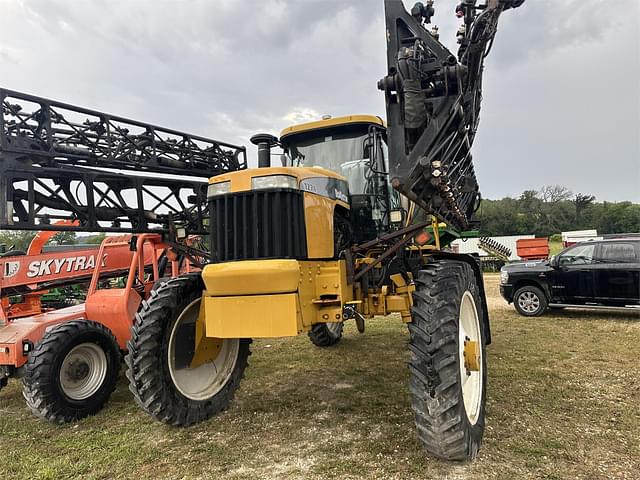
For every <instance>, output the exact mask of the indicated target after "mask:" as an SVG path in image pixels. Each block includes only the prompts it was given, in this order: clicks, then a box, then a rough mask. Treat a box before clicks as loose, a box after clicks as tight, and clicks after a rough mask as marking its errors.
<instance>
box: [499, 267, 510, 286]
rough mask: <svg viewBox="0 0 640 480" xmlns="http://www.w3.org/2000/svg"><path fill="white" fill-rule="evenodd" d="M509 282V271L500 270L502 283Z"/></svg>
mask: <svg viewBox="0 0 640 480" xmlns="http://www.w3.org/2000/svg"><path fill="white" fill-rule="evenodd" d="M508 282H509V272H507V271H506V270H500V283H501V284H503V285H506V284H507V283H508Z"/></svg>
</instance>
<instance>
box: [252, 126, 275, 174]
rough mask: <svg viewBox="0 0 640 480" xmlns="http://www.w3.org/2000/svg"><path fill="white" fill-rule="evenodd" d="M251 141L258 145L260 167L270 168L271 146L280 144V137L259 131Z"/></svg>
mask: <svg viewBox="0 0 640 480" xmlns="http://www.w3.org/2000/svg"><path fill="white" fill-rule="evenodd" d="M251 143H253V144H254V145H257V146H258V168H269V167H270V166H271V148H272V147H274V146H276V145H278V139H277V138H276V137H274V136H273V135H271V134H268V133H258V134H256V135H254V136H253V137H251Z"/></svg>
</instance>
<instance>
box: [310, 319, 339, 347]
mask: <svg viewBox="0 0 640 480" xmlns="http://www.w3.org/2000/svg"><path fill="white" fill-rule="evenodd" d="M342 329H343V324H342V322H331V323H316V324H315V325H313V326H312V327H311V331H310V332H309V338H310V339H311V343H313V344H314V345H315V346H316V347H331V346H332V345H335V344H336V343H338V342H339V341H340V339H341V338H342Z"/></svg>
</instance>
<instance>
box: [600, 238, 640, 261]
mask: <svg viewBox="0 0 640 480" xmlns="http://www.w3.org/2000/svg"><path fill="white" fill-rule="evenodd" d="M598 256H599V258H598V260H600V261H603V262H606V263H636V262H637V261H638V258H637V256H636V251H635V248H633V244H632V243H603V244H602V245H601V246H600V254H599V255H598Z"/></svg>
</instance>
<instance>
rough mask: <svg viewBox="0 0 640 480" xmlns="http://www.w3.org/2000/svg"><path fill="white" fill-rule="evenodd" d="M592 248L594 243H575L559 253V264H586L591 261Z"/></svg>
mask: <svg viewBox="0 0 640 480" xmlns="http://www.w3.org/2000/svg"><path fill="white" fill-rule="evenodd" d="M594 250H595V245H577V246H575V247H573V248H571V249H569V250H567V251H566V252H564V253H563V254H562V255H560V260H559V264H560V265H562V266H565V267H567V266H571V265H588V264H590V263H592V261H593V252H594Z"/></svg>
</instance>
